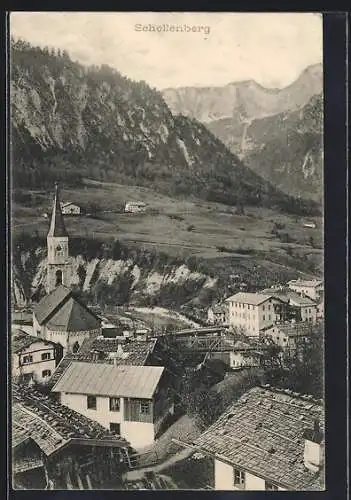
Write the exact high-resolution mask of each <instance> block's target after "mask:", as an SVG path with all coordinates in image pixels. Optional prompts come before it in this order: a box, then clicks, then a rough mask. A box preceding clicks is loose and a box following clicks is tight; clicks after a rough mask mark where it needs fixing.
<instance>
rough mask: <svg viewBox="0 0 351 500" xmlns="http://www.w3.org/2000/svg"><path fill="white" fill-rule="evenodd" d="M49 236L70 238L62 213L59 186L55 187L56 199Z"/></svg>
mask: <svg viewBox="0 0 351 500" xmlns="http://www.w3.org/2000/svg"><path fill="white" fill-rule="evenodd" d="M48 236H55V237H56V236H58V237H62V236H68V234H67V231H66V227H65V222H64V219H63V215H62V212H61V204H60V196H59V188H58V185H57V184H56V185H55V198H54V205H53V210H52V215H51V222H50V229H49V232H48Z"/></svg>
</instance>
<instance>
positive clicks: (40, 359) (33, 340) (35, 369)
mask: <svg viewBox="0 0 351 500" xmlns="http://www.w3.org/2000/svg"><path fill="white" fill-rule="evenodd" d="M11 357H12V371H11V373H12V379H13V380H16V381H21V382H23V383H26V382H35V383H39V384H47V383H48V382H49V380H50V378H51V376H52V375H53V373H54V371H55V368H56V365H57V364H58V362H59V361H60V359H61V357H62V349H60V347H59V346H58V345H56V344H55V343H54V342H51V341H48V340H44V339H42V338H40V337H34V336H32V335H28V333H26V332H23V331H21V330H13V331H12V341H11Z"/></svg>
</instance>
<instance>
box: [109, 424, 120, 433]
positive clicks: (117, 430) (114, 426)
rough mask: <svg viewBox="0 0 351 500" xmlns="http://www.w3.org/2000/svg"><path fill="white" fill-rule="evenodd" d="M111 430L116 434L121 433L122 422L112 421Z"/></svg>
mask: <svg viewBox="0 0 351 500" xmlns="http://www.w3.org/2000/svg"><path fill="white" fill-rule="evenodd" d="M110 431H111V432H114V433H115V434H118V435H119V436H120V435H121V424H115V423H114V422H111V423H110Z"/></svg>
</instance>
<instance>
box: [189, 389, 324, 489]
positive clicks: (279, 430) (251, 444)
mask: <svg viewBox="0 0 351 500" xmlns="http://www.w3.org/2000/svg"><path fill="white" fill-rule="evenodd" d="M183 445H184V446H189V447H190V448H192V449H193V450H196V451H197V452H199V453H201V454H202V455H205V456H209V457H212V458H213V466H214V483H215V484H214V488H215V489H216V490H233V491H234V490H241V491H242V490H244V491H246V490H249V491H318V490H323V489H324V409H323V405H322V402H321V401H320V400H315V399H313V398H312V396H306V395H300V394H297V393H293V392H292V391H290V390H279V389H273V388H270V387H269V386H265V387H254V388H252V389H250V390H249V391H248V392H246V393H244V394H243V396H241V397H240V398H239V400H237V401H236V402H235V403H233V404H232V405H231V406H230V407H229V408H228V409H227V410H226V411H225V412H224V413H223V414H222V415H221V416H220V418H219V419H218V420H217V421H216V422H215V423H214V424H213V425H212V426H211V427H209V428H208V429H207V430H206V431H205V432H204V433H203V434H202V435H201V436H200V437H199V438H197V439H196V440H195V441H194V442H192V443H183Z"/></svg>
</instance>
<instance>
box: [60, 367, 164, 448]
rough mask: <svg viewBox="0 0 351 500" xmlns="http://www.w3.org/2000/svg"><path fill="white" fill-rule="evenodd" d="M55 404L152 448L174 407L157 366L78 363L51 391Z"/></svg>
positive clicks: (161, 372)
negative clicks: (58, 403) (58, 401)
mask: <svg viewBox="0 0 351 500" xmlns="http://www.w3.org/2000/svg"><path fill="white" fill-rule="evenodd" d="M52 392H53V393H57V394H58V395H59V399H60V402H61V403H62V404H63V405H65V406H67V407H69V408H71V409H72V410H75V411H77V412H79V413H82V414H83V415H85V416H87V417H89V418H91V419H92V420H95V421H96V422H98V423H100V424H101V425H102V426H103V427H105V428H107V429H110V430H111V431H112V432H116V433H117V434H120V435H121V436H123V437H124V438H125V439H127V440H128V441H129V442H130V443H131V445H132V446H133V447H134V448H142V447H144V446H148V445H150V444H152V443H153V442H154V440H155V437H156V435H157V433H158V431H159V430H160V428H161V425H162V423H163V422H164V421H165V419H166V418H167V417H168V416H169V415H171V414H173V412H174V404H173V397H172V393H171V391H170V389H169V383H168V377H167V374H166V373H164V368H163V367H160V366H130V365H122V366H121V365H120V366H118V365H117V366H116V365H114V364H108V363H94V362H90V363H89V362H79V361H73V362H71V363H70V364H69V366H68V367H67V369H66V370H65V371H64V373H63V375H62V376H61V377H60V378H59V380H58V381H57V382H56V384H55V385H54V387H53V388H52Z"/></svg>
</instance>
